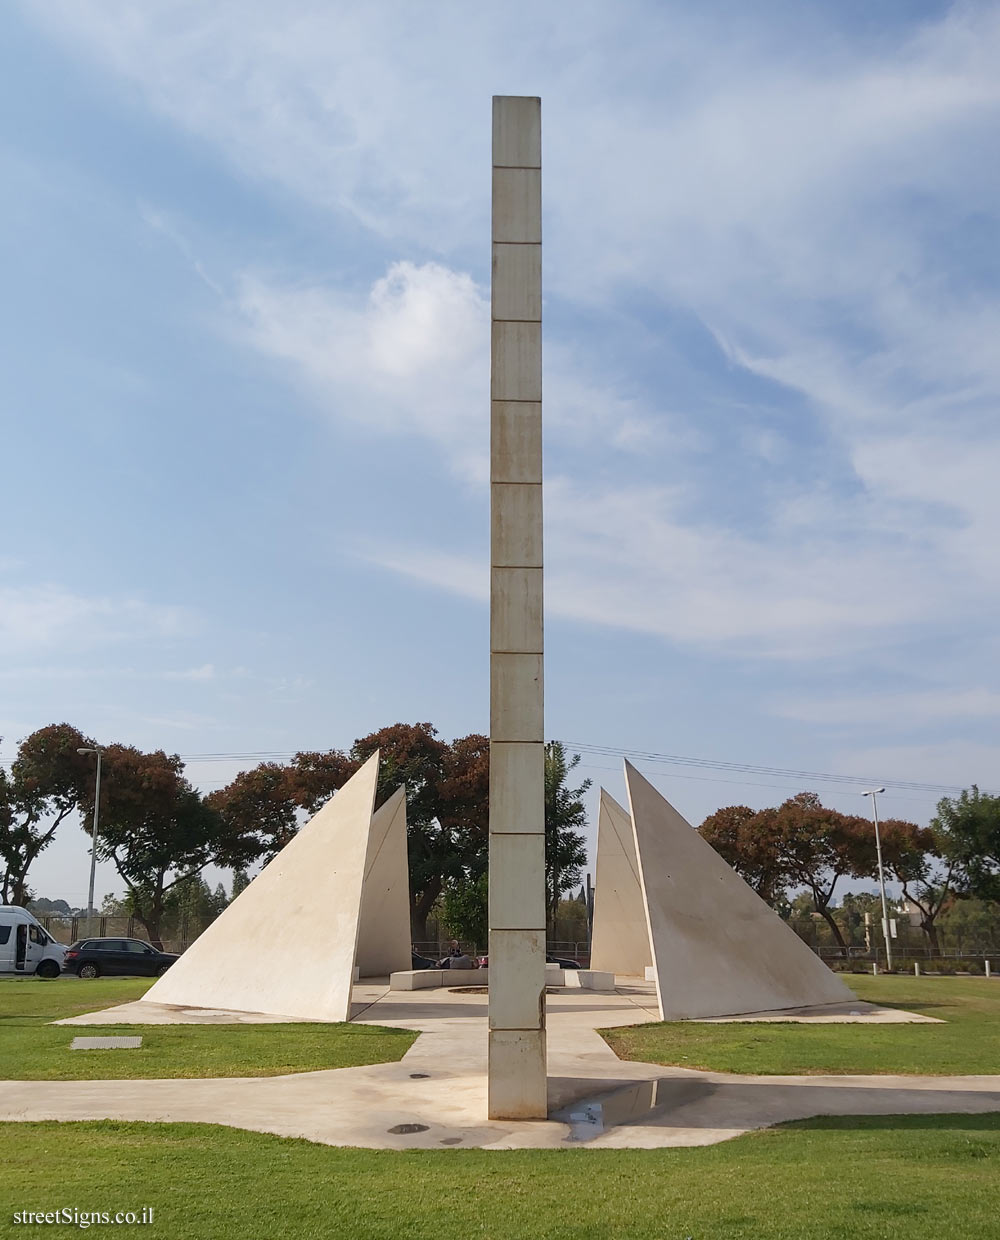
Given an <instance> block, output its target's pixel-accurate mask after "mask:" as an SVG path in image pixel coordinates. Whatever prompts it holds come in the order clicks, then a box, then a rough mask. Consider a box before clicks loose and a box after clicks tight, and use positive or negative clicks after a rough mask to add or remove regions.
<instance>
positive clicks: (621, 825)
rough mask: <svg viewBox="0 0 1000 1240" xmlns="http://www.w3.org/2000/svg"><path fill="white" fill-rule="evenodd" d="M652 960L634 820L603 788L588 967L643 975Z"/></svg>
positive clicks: (598, 826)
mask: <svg viewBox="0 0 1000 1240" xmlns="http://www.w3.org/2000/svg"><path fill="white" fill-rule="evenodd" d="M652 963H653V956H652V953H651V951H650V949H649V927H648V926H647V924H646V910H645V907H644V906H643V900H642V884H641V883H640V882H639V863H638V861H637V860H636V855H635V835H634V833H633V831H632V820H631V818H629V816H628V813H627V811H626V810H624V809H622V807H621V806H620V805H619V804H618V802H617V801H616V800H615V799H614V797H613V796H611V794H610V793H608V792H605V790H604V789H603V788H602V789H601V808H600V814H599V815H598V819H597V886H596V888H595V890H594V926H593V933H592V935H591V942H590V967H591V968H592V969H602V970H605V971H607V972H608V973H624V974H628V975H634V976H637V977H642V976H643V975H644V974H645V971H646V968H647V967H648V966H649V965H651V964H652Z"/></svg>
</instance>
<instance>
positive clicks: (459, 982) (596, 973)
mask: <svg viewBox="0 0 1000 1240" xmlns="http://www.w3.org/2000/svg"><path fill="white" fill-rule="evenodd" d="M489 979H490V971H489V969H404V970H401V971H400V972H399V973H393V974H392V975H391V976H390V977H389V989H390V990H435V989H440V988H441V987H451V986H488V985H489ZM545 984H546V986H564V987H566V989H568V990H573V989H576V990H614V988H615V975H614V974H613V973H605V972H603V971H602V970H599V969H598V970H595V969H562V968H560V967H559V965H557V964H547V965H546V966H545Z"/></svg>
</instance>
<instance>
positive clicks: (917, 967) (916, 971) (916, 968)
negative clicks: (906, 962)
mask: <svg viewBox="0 0 1000 1240" xmlns="http://www.w3.org/2000/svg"><path fill="white" fill-rule="evenodd" d="M913 976H914V977H919V976H920V961H919V960H914V962H913Z"/></svg>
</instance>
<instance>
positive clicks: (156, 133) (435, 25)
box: [0, 0, 1000, 903]
mask: <svg viewBox="0 0 1000 1240" xmlns="http://www.w3.org/2000/svg"><path fill="white" fill-rule="evenodd" d="M0 21H2V24H3V37H2V38H0V97H2V108H0V118H2V119H0V177H2V181H3V184H4V186H5V192H4V194H3V195H2V197H0V225H2V227H0V251H2V253H0V260H2V270H3V272H4V290H5V296H4V297H3V298H2V299H0V316H2V317H0V341H2V345H0V348H2V350H3V367H2V374H3V390H2V404H0V409H2V416H3V444H4V457H5V466H6V468H5V469H4V486H3V488H2V492H0V505H2V515H3V522H2V526H0V531H2V533H0V735H2V736H3V738H4V740H3V744H2V746H0V758H2V759H3V760H4V761H9V760H10V758H11V757H12V755H13V752H14V747H15V745H16V741H17V740H18V739H19V738H21V737H23V736H24V735H26V734H27V733H29V732H30V731H32V730H33V729H35V728H36V727H39V726H42V725H44V724H47V723H50V722H55V721H61V720H64V719H65V720H68V721H70V722H72V723H74V724H76V725H77V726H78V727H80V728H82V729H83V730H84V731H86V732H89V733H91V734H93V735H94V736H95V737H97V738H98V739H99V740H103V741H113V740H122V741H125V742H129V743H132V744H136V745H140V746H142V747H145V748H163V749H166V750H167V751H168V752H179V753H181V754H183V755H185V756H189V755H199V754H208V753H211V754H243V753H248V752H253V753H268V754H272V753H273V754H283V753H291V752H293V751H295V750H297V749H301V748H327V747H330V746H338V747H340V746H346V745H349V744H350V743H351V741H352V740H353V739H354V738H355V737H356V736H359V735H363V734H364V733H366V732H368V731H370V730H372V729H374V728H376V727H379V726H381V725H383V724H386V723H391V722H395V721H397V720H407V721H412V720H423V719H429V720H431V721H432V722H433V723H435V725H436V726H437V727H438V728H439V729H440V731H441V733H442V734H443V735H444V736H445V737H451V736H455V735H461V734H464V733H467V732H470V731H478V730H483V731H485V729H486V726H487V680H488V634H487V629H488V618H487V610H486V590H487V583H488V572H487V567H486V566H487V563H488V561H487V538H488V495H487V487H486V472H487V453H488V430H487V427H488V371H487V357H488V334H489V325H488V319H489V315H488V298H489V289H488V279H489V244H488V240H489V235H488V220H489V162H490V158H489V141H490V123H489V117H490V96H491V95H492V94H494V93H502V94H538V95H541V96H542V109H543V137H544V181H543V184H544V240H545V244H544V260H545V270H544V278H545V307H544V315H545V350H546V352H545V423H546V440H545V455H546V486H547V490H546V558H547V582H546V590H547V598H546V607H547V611H546V636H547V664H546V675H547V685H546V691H547V704H546V729H547V732H548V734H549V735H550V736H552V737H557V738H563V739H565V740H568V741H574V742H578V743H580V744H581V745H584V746H588V747H589V746H593V747H600V746H604V747H609V748H612V749H621V750H628V751H630V752H635V751H643V752H647V753H661V754H673V755H689V756H694V757H697V758H703V759H709V760H719V761H721V762H730V763H743V764H748V765H756V766H763V767H771V768H780V769H795V770H808V771H813V772H821V773H830V774H834V775H841V776H855V775H857V776H859V777H860V779H861V781H862V782H860V783H859V784H858V785H857V791H856V790H855V788H854V786H853V785H850V784H837V783H831V782H824V781H818V780H815V779H812V780H804V779H798V778H796V777H793V776H767V775H763V774H760V773H757V774H747V775H745V776H740V775H739V774H734V773H733V772H732V771H728V772H727V771H724V770H718V769H715V768H701V769H696V768H692V767H685V766H679V765H676V764H663V763H652V762H647V763H645V764H643V763H642V762H640V765H641V766H643V769H644V770H646V772H647V773H648V774H649V775H650V776H651V777H652V778H653V779H654V780H655V781H656V783H657V784H658V786H659V787H660V788H661V789H662V790H663V791H664V792H665V794H666V795H667V796H668V797H670V799H671V800H673V801H674V802H675V803H676V804H677V806H678V808H679V809H680V810H681V811H682V812H683V813H684V814H685V815H686V816H687V817H688V818H689V819H691V821H693V822H699V821H700V820H701V819H702V818H703V817H704V816H705V815H706V814H707V813H710V812H711V811H712V810H714V809H715V808H717V807H718V806H719V805H722V804H730V803H733V802H744V803H749V804H754V805H764V804H773V803H776V802H777V801H779V800H781V799H783V797H784V796H786V795H790V794H791V793H793V792H796V791H799V790H801V789H802V788H803V787H809V788H812V789H813V790H815V791H818V792H820V793H821V794H822V795H823V797H824V799H825V800H826V801H827V802H828V803H831V804H835V805H838V806H839V807H840V808H843V809H846V810H852V811H863V810H864V808H865V805H866V802H863V801H862V800H861V799H860V796H859V795H858V792H859V791H860V788H861V787H864V786H867V784H866V782H865V781H868V780H878V781H879V782H884V783H886V784H887V785H888V786H889V792H888V793H887V794H886V798H885V799H884V806H883V808H884V812H886V813H887V814H888V813H892V814H897V815H899V816H903V817H911V818H914V819H915V820H917V821H920V822H925V821H926V820H927V818H928V817H929V816H930V814H932V813H933V808H934V804H935V802H936V800H937V795H938V793H937V792H935V791H934V790H933V789H931V790H927V791H921V790H919V789H914V788H906V787H896V788H893V783H894V782H895V783H896V784H898V785H905V784H906V783H913V782H918V783H923V784H928V785H941V786H952V785H954V786H956V787H957V786H965V785H968V784H970V783H972V782H974V781H975V782H978V783H979V784H980V785H981V786H983V787H995V786H997V785H998V784H1000V777H998V775H997V773H996V753H997V741H998V739H1000V728H998V720H1000V683H998V676H997V672H996V667H997V657H996V656H997V645H998V637H997V633H996V623H995V617H996V615H997V604H998V602H1000V557H998V555H997V552H996V530H997V528H998V516H1000V490H998V488H997V486H996V483H995V479H996V474H997V465H998V460H1000V453H998V440H1000V422H998V419H997V416H996V412H997V403H998V394H1000V351H998V350H997V346H996V341H997V339H998V331H1000V301H998V295H997V294H998V283H1000V258H998V255H1000V247H998V244H997V242H998V232H1000V210H998V209H1000V160H998V158H997V154H998V152H997V138H996V134H997V132H998V126H997V121H998V119H1000V79H998V77H997V74H996V64H997V63H998V57H1000V6H998V5H996V4H975V3H973V4H959V5H949V4H943V3H942V4H938V3H914V2H910V0H907V2H906V3H902V2H900V3H885V4H880V5H878V6H872V5H870V4H868V3H861V2H860V0H858V2H856V3H855V2H847V0H845V2H842V3H839V4H838V5H826V4H820V3H815V4H810V3H791V2H789V3H770V4H767V3H765V4H760V5H754V6H752V7H751V6H746V5H743V4H737V3H721V2H720V3H706V4H704V5H700V6H691V5H686V4H680V3H649V4H643V3H621V4H617V5H614V6H610V5H605V4H597V3H590V4H588V3H583V4H581V3H573V4H569V3H564V2H563V0H552V2H551V3H548V4H546V5H542V6H539V5H528V4H519V3H514V4H508V5H504V6H500V7H499V8H488V7H487V6H472V5H467V4H458V3H434V4H430V3H415V4H410V5H405V6H404V5H398V4H392V3H388V2H386V3H373V4H369V5H364V6H358V5H346V4H340V3H329V2H323V3H320V2H319V0H315V2H314V0H293V2H290V3H287V4H283V5H280V6H277V5H273V4H269V3H255V2H252V0H241V2H240V3H235V2H228V0H226V2H223V0H199V3H186V2H183V0H170V2H169V3H161V2H158V0H146V2H145V3H143V4H142V5H135V4H133V3H126V2H125V0H101V2H100V3H98V2H97V0H47V3H45V4H44V5H42V4H23V5H18V4H14V5H9V6H7V7H6V8H5V10H4V13H3V15H2V17H0ZM584 753H585V767H582V768H581V771H582V772H583V773H586V774H587V775H590V776H591V777H592V778H593V779H594V782H595V787H596V785H597V784H598V783H600V782H604V783H605V784H606V785H607V786H608V787H609V789H610V790H611V791H612V792H613V793H615V794H617V795H622V780H621V775H620V769H619V764H618V762H617V760H616V759H615V758H613V757H608V756H601V755H599V754H594V753H591V752H589V751H588V750H585V751H584ZM245 765H248V763H247V762H246V761H240V760H239V759H237V758H233V759H230V760H227V761H211V762H209V761H204V760H197V759H192V760H191V761H190V762H189V773H190V774H191V776H192V777H193V778H194V779H195V781H196V782H198V783H199V784H200V786H202V787H204V788H206V789H209V788H212V787H217V786H220V785H221V784H222V783H224V782H226V780H227V779H228V778H230V777H231V776H232V774H233V773H235V771H236V770H238V769H239V768H240V767H241V766H245ZM741 778H746V779H747V780H748V781H749V782H748V783H746V784H742V783H740V782H739V780H740V779H741ZM85 853H86V848H85V837H84V835H83V833H82V832H79V833H77V832H76V831H75V828H71V829H70V830H69V831H67V832H65V833H64V837H63V839H62V840H60V841H58V842H57V843H56V844H55V845H54V846H53V847H52V849H50V851H49V852H48V853H47V854H46V855H45V857H44V859H43V860H42V861H40V862H39V864H38V867H37V870H36V871H35V872H34V881H35V883H36V885H37V886H38V887H39V889H40V890H42V891H44V893H45V894H47V895H49V896H62V897H64V898H67V899H69V900H71V901H72V902H75V903H80V902H82V899H83V883H84V878H85V874H84V868H85V864H86V860H85ZM101 883H102V884H103V885H104V886H105V887H106V889H109V890H110V889H111V888H112V887H114V886H115V882H114V879H113V876H112V875H110V874H106V875H102V877H101ZM99 885H101V884H99Z"/></svg>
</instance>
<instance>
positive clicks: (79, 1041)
mask: <svg viewBox="0 0 1000 1240" xmlns="http://www.w3.org/2000/svg"><path fill="white" fill-rule="evenodd" d="M139 1046H142V1038H134V1037H121V1038H74V1039H73V1041H72V1043H71V1044H70V1048H69V1049H70V1050H71V1051H134V1050H135V1049H136V1048H137V1047H139Z"/></svg>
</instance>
